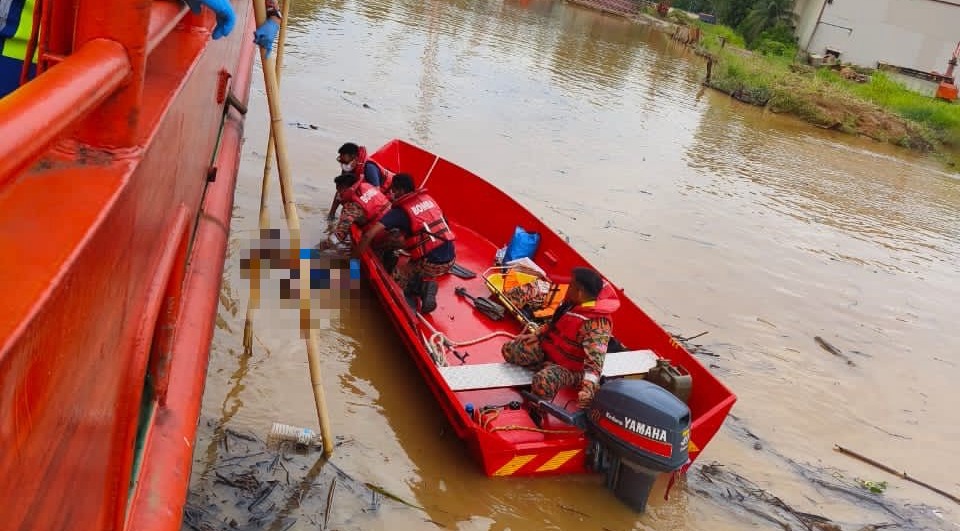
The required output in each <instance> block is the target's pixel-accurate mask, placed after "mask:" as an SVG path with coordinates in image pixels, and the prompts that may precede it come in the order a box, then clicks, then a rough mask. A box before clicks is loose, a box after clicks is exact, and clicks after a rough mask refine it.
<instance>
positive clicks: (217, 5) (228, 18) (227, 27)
mask: <svg viewBox="0 0 960 531" xmlns="http://www.w3.org/2000/svg"><path fill="white" fill-rule="evenodd" d="M186 2H187V5H188V6H190V9H191V10H192V11H193V12H194V13H196V14H200V5H201V4H206V5H207V7H209V8H210V10H211V11H213V12H214V13H216V15H217V27H215V28H213V38H214V39H219V38H220V37H226V36H227V35H230V32H231V31H233V25H234V24H235V23H236V21H237V16H236V15H235V14H234V12H233V6H231V5H230V0H186Z"/></svg>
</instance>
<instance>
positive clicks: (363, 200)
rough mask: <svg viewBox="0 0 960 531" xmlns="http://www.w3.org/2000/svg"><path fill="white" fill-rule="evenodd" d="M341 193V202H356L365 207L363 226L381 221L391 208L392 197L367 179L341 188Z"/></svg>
mask: <svg viewBox="0 0 960 531" xmlns="http://www.w3.org/2000/svg"><path fill="white" fill-rule="evenodd" d="M339 193H340V201H341V202H343V203H351V202H352V203H356V204H358V205H360V208H362V209H363V218H364V220H365V223H364V224H363V225H360V227H361V228H362V227H365V226H367V225H368V224H370V223H373V222H375V221H380V218H382V217H383V216H384V215H385V214H386V213H387V211H388V210H390V206H391V205H390V199H389V198H388V197H387V196H386V194H384V193H383V192H381V191H380V189H379V188H377V187H376V186H374V185H372V184H370V183H368V182H367V181H363V180H358V181H357V182H356V183H354V185H353V186H351V187H349V188H345V189H343V190H340V192H339Z"/></svg>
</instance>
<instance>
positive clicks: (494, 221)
mask: <svg viewBox="0 0 960 531" xmlns="http://www.w3.org/2000/svg"><path fill="white" fill-rule="evenodd" d="M372 157H373V158H374V159H376V160H377V161H378V162H379V163H381V164H382V165H384V166H385V167H386V168H388V169H390V170H392V171H395V172H397V171H402V172H406V173H409V174H410V175H411V176H412V177H413V178H414V181H415V182H416V183H417V184H418V185H422V186H424V187H425V188H426V189H428V190H429V193H430V195H431V197H433V198H434V199H435V200H437V202H438V203H439V204H440V206H441V208H442V209H443V210H444V214H445V216H446V218H447V220H448V222H449V223H451V224H452V226H453V229H454V232H455V234H456V235H457V263H458V264H460V265H463V266H465V267H467V268H468V269H470V270H472V271H475V272H477V273H480V272H482V271H484V270H485V269H486V268H488V267H490V266H492V265H493V261H494V255H495V252H496V250H497V248H499V247H501V246H503V245H505V244H506V243H507V242H508V241H509V239H510V237H511V236H512V235H513V232H514V229H515V227H517V226H522V227H524V228H525V229H526V230H528V231H533V232H538V233H540V235H541V241H540V245H539V248H538V251H537V253H536V254H535V255H534V260H535V261H536V263H537V264H538V265H540V266H541V267H543V268H544V269H545V270H546V271H547V273H548V274H551V275H566V274H569V271H570V269H571V268H572V267H575V266H588V267H592V266H590V264H589V262H587V261H586V260H585V259H584V258H583V257H582V256H580V255H579V254H578V253H577V252H576V251H575V250H574V249H573V248H572V247H571V246H570V245H569V244H567V243H566V242H565V241H564V240H563V239H561V238H560V237H559V236H558V235H557V234H556V233H555V232H554V231H553V230H551V229H550V228H549V227H547V226H545V225H544V224H543V223H542V222H541V221H540V220H539V219H538V218H537V217H536V216H534V215H533V214H532V213H530V212H529V211H528V210H526V209H525V208H524V207H523V206H522V205H520V204H518V203H517V202H516V201H514V200H513V199H512V198H511V197H509V196H508V195H507V194H505V193H504V192H502V191H501V190H499V189H497V188H495V187H494V186H492V185H491V184H490V183H488V182H487V181H485V180H483V179H482V178H480V177H478V176H476V175H474V174H473V173H471V172H469V171H467V170H465V169H463V168H461V167H459V166H457V165H455V164H453V163H451V162H449V161H447V160H445V159H442V158H440V157H438V156H436V155H434V154H432V153H429V152H428V151H426V150H423V149H421V148H419V147H417V146H414V145H412V144H409V143H406V142H404V141H400V140H394V141H391V142H389V143H388V144H386V145H385V146H383V147H382V148H381V149H379V150H378V151H377V152H376V153H375V154H373V155H372ZM355 235H356V234H355ZM361 261H362V264H363V267H364V270H365V272H366V276H367V277H368V278H369V280H370V285H371V287H372V289H373V291H374V293H376V295H377V297H378V298H379V299H380V301H381V303H382V304H383V306H384V308H385V309H386V310H387V313H388V314H389V315H390V316H391V320H392V322H393V324H394V326H395V328H396V329H397V331H398V333H399V335H400V337H401V339H402V340H403V342H404V344H405V346H406V348H407V350H408V351H409V353H410V354H411V357H412V359H413V360H414V362H415V363H416V365H417V367H418V369H419V370H420V372H421V373H422V375H423V378H424V381H425V382H426V383H427V385H428V386H429V387H430V389H431V391H432V393H433V395H434V397H435V398H436V400H437V402H438V404H439V405H440V406H441V408H442V409H443V412H444V414H445V415H446V417H447V418H448V420H449V421H450V424H451V425H452V426H453V429H454V431H455V432H456V434H457V436H458V437H460V438H461V439H463V440H464V442H465V443H466V445H467V448H468V449H469V450H470V451H471V453H472V454H473V455H474V458H475V459H476V460H477V461H478V462H479V463H480V464H481V465H482V468H483V470H484V472H485V473H486V474H487V475H488V476H531V475H556V474H567V473H582V472H585V471H587V469H586V462H587V461H586V455H585V452H586V447H587V438H586V437H585V436H584V435H583V433H582V432H580V431H578V430H572V429H571V426H568V425H565V424H563V423H561V422H560V421H558V420H556V419H553V418H552V417H549V418H548V419H547V420H546V422H545V423H544V424H543V425H542V426H540V427H537V426H534V425H533V424H532V422H531V420H530V418H529V415H528V414H527V413H526V411H525V410H524V409H519V410H514V409H510V408H506V407H499V408H498V410H499V412H498V413H497V415H496V418H494V419H492V420H490V421H489V422H487V420H485V419H483V418H480V419H478V417H477V415H476V413H474V414H473V415H471V414H468V413H467V410H468V409H470V408H467V407H466V406H467V404H470V405H471V406H473V409H474V411H476V410H478V409H480V408H482V407H483V406H484V405H496V406H502V405H504V404H508V403H509V402H511V401H514V400H521V401H522V399H521V398H520V396H519V394H518V393H517V389H514V388H511V387H501V388H485V389H474V390H456V391H455V390H453V389H452V387H451V385H450V384H449V383H448V382H447V381H446V380H445V377H444V375H443V374H442V373H441V370H440V368H439V367H438V365H437V363H435V362H434V358H433V357H432V356H431V353H430V350H429V349H428V347H427V344H428V343H430V341H429V340H430V338H431V337H432V336H433V334H435V333H441V334H443V335H444V336H445V337H447V338H449V339H451V340H452V341H454V342H456V343H468V344H469V346H467V345H465V346H464V347H463V348H461V351H460V352H458V353H459V354H460V355H463V353H467V354H469V356H468V357H467V360H468V361H466V363H468V364H473V363H476V364H481V363H484V364H485V363H497V362H503V359H502V356H501V355H500V347H501V345H502V344H503V343H504V342H505V341H506V340H507V337H506V336H507V335H512V334H516V333H519V332H520V329H521V326H520V324H519V322H517V321H510V320H509V319H507V320H503V321H491V320H489V319H487V318H485V317H484V316H483V315H482V314H480V313H478V312H476V311H475V310H474V309H473V308H472V307H471V306H470V304H469V303H468V302H466V301H465V300H463V299H460V298H458V297H457V296H456V295H454V294H453V291H454V288H455V287H456V286H463V287H466V288H467V291H468V292H470V293H472V294H474V295H484V296H486V295H488V294H489V291H487V288H486V285H485V284H484V281H483V275H482V274H478V275H477V278H475V279H469V280H465V279H460V278H457V277H454V276H453V275H446V276H444V277H443V278H442V279H440V281H439V284H440V289H439V295H438V298H437V301H438V307H437V309H436V310H435V311H434V312H432V313H431V314H430V315H429V316H426V317H423V316H418V315H417V314H415V313H414V312H413V311H412V310H411V309H410V307H409V306H408V305H407V303H406V301H405V299H404V296H403V294H402V293H401V291H400V290H399V289H398V287H397V285H396V283H394V282H393V281H392V280H391V279H390V278H389V276H388V275H387V273H386V272H385V270H384V269H383V267H382V266H381V264H380V262H379V260H378V259H377V258H376V257H375V256H374V254H373V253H372V252H370V251H368V252H366V253H364V255H363V256H362V257H361ZM608 281H609V279H608ZM616 289H617V292H618V294H619V296H620V299H621V307H620V309H619V310H618V311H617V312H616V313H615V314H614V316H613V320H614V323H615V324H614V332H615V334H616V336H617V337H618V339H620V340H621V341H622V342H623V343H624V344H626V345H630V347H631V348H632V349H637V350H639V349H644V350H647V351H652V352H653V353H655V355H656V356H657V357H660V358H665V359H668V360H670V361H671V362H672V363H673V364H675V365H681V366H683V368H684V369H686V371H687V372H688V373H689V374H690V375H691V376H692V379H693V382H694V386H693V392H692V393H691V395H690V398H689V407H690V410H691V413H692V418H693V421H692V426H691V431H690V444H689V456H690V462H689V463H688V465H687V466H689V464H690V463H692V462H693V461H694V460H696V458H697V457H698V456H699V455H700V453H701V452H702V451H703V448H704V447H705V446H706V445H707V443H708V442H709V441H710V440H711V439H712V438H713V436H714V435H715V434H716V432H717V430H718V429H719V428H720V426H721V424H722V423H723V420H724V419H725V418H726V416H727V414H728V413H729V412H730V410H731V408H732V407H733V405H734V403H735V402H736V396H735V395H734V394H733V393H732V392H731V391H730V390H729V389H728V388H727V387H726V386H724V385H723V383H721V382H720V381H719V380H718V379H717V378H716V377H714V376H713V375H712V374H711V373H710V372H709V371H708V370H707V369H706V368H705V367H704V366H703V365H702V364H700V362H699V361H698V360H696V359H695V358H694V357H693V356H692V355H691V354H690V353H689V352H687V351H686V350H685V349H684V348H683V346H682V345H680V344H679V343H678V342H677V341H676V340H675V339H674V338H673V337H672V336H671V335H670V334H668V333H667V332H666V331H665V330H664V329H663V328H662V327H661V326H660V325H659V324H657V323H656V322H655V321H653V320H652V319H651V318H650V317H649V316H647V314H646V313H644V312H643V311H642V310H641V309H640V308H639V307H637V306H636V305H635V304H634V303H633V302H632V301H631V300H630V299H629V298H628V297H626V294H625V293H624V291H623V290H622V289H619V288H616ZM483 338H487V339H483ZM478 339H480V341H476V340H478ZM475 341H476V342H475ZM458 348H459V347H458ZM461 363H464V362H462V361H460V360H459V359H458V358H456V357H455V356H454V355H451V353H449V352H447V353H445V354H444V364H449V365H459V364H461ZM575 393H576V390H575V389H563V390H561V392H560V393H559V394H558V396H557V397H556V399H555V400H554V402H555V403H557V404H564V403H567V404H570V403H575V402H576V394H575Z"/></svg>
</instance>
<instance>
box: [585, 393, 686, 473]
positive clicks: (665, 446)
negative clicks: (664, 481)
mask: <svg viewBox="0 0 960 531" xmlns="http://www.w3.org/2000/svg"><path fill="white" fill-rule="evenodd" d="M587 424H588V433H589V435H590V437H591V438H593V439H595V440H596V441H597V442H598V443H600V444H602V445H603V446H605V447H606V449H607V451H608V452H611V453H613V454H614V455H616V456H617V457H618V458H619V459H621V460H623V461H627V462H632V463H635V464H637V465H640V466H643V467H645V468H648V469H650V470H652V471H657V472H673V471H674V470H677V469H679V468H680V467H682V466H683V465H684V464H686V462H687V447H688V445H689V442H690V409H689V408H688V407H687V405H686V404H684V403H683V402H682V401H681V400H680V399H679V398H677V397H676V396H674V395H673V394H672V393H670V391H667V390H666V389H664V388H662V387H660V386H658V385H655V384H652V383H650V382H647V381H645V380H626V379H617V380H610V381H607V382H606V383H604V384H603V386H601V387H600V389H599V390H598V391H597V394H596V396H595V397H594V400H593V403H592V405H591V406H590V412H589V414H588V415H587Z"/></svg>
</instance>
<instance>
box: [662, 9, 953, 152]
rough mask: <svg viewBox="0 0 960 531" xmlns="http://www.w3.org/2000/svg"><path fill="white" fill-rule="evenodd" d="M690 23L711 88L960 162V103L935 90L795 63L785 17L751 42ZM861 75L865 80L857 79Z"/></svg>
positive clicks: (722, 28)
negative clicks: (696, 31)
mask: <svg viewBox="0 0 960 531" xmlns="http://www.w3.org/2000/svg"><path fill="white" fill-rule="evenodd" d="M717 1H719V0H717ZM677 3H679V2H674V4H675V5H676V4H677ZM771 3H775V2H771ZM752 12H753V11H750V10H747V13H752ZM758 16H759V15H758ZM747 17H748V15H744V18H743V19H742V20H741V27H742V26H743V25H744V24H746V25H748V26H749V25H750V24H758V25H762V24H761V23H760V22H747V20H748V18H747ZM678 20H679V19H678ZM688 23H689V24H694V25H697V26H699V27H700V28H701V38H700V43H699V45H698V50H697V51H698V53H699V54H700V55H703V56H706V57H709V58H711V60H712V72H711V77H710V80H709V82H708V85H709V86H711V87H713V88H715V89H717V90H720V91H722V92H725V93H727V94H730V95H731V96H733V97H734V98H736V99H738V100H741V101H744V102H747V103H751V104H754V105H760V106H765V107H767V108H768V109H770V110H771V111H772V112H777V113H789V114H793V115H795V116H798V117H800V118H802V119H804V120H806V121H808V122H811V123H813V124H815V125H817V126H819V127H822V128H825V129H834V130H839V131H844V132H848V133H853V134H860V135H864V136H867V137H870V138H873V139H875V140H879V141H883V142H890V143H892V144H896V145H900V146H904V147H908V148H912V149H917V150H920V151H934V152H939V153H941V154H947V155H948V157H949V158H951V159H955V160H957V161H960V102H958V103H953V104H951V103H947V102H944V101H940V100H937V99H935V98H933V96H932V94H931V95H925V94H919V93H916V92H913V91H911V90H909V89H907V88H906V87H904V86H903V85H901V84H900V83H898V82H896V81H895V80H894V79H892V78H891V77H890V76H888V75H886V74H884V73H883V72H871V71H864V70H861V69H854V68H851V67H842V66H840V65H836V66H833V67H821V68H813V67H810V66H807V65H806V64H802V63H800V62H798V61H797V59H798V57H799V56H800V55H801V54H799V53H798V50H797V48H796V46H795V45H794V44H793V43H792V42H789V43H788V42H784V41H785V40H787V39H784V38H783V37H784V35H782V34H779V33H777V32H781V31H782V30H783V28H784V25H783V20H782V19H780V21H779V22H776V23H773V24H772V26H771V25H770V23H769V22H768V23H765V24H767V26H768V27H767V29H765V30H763V31H761V32H760V33H759V34H757V36H756V37H755V38H754V39H753V41H752V44H753V46H751V40H750V39H749V38H747V37H746V36H745V35H743V34H742V33H740V32H739V31H737V30H734V29H733V28H731V27H730V26H726V25H721V24H706V23H702V22H699V21H693V20H690V21H689V22H688ZM751 48H752V49H751ZM863 74H868V75H863ZM858 77H859V78H860V80H861V81H864V80H865V81H866V82H858V81H857V80H856V79H855V78H858ZM851 78H853V79H851Z"/></svg>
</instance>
